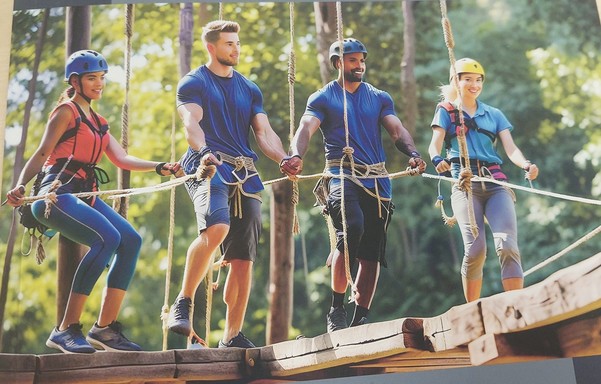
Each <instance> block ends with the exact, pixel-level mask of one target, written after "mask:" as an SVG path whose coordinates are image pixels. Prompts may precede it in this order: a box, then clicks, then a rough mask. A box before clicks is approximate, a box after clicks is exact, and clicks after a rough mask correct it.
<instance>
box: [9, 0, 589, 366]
mask: <svg viewBox="0 0 601 384" xmlns="http://www.w3.org/2000/svg"><path fill="white" fill-rule="evenodd" d="M404 6H409V7H411V11H412V14H413V17H414V20H412V21H413V22H414V26H415V36H414V38H415V39H414V47H412V49H414V50H415V51H414V52H415V62H414V76H415V86H414V87H413V88H414V89H405V88H407V87H404V86H403V85H402V84H405V83H403V82H402V79H401V77H402V76H401V72H402V71H401V70H402V68H403V65H404V64H406V63H404V62H403V54H404V50H405V49H406V48H407V47H406V44H407V43H406V42H404V41H405V40H404V28H405V26H406V21H405V17H404V15H405V14H404V13H403V7H404ZM294 9H295V12H294V36H295V41H294V47H295V53H296V83H295V85H294V89H295V103H294V106H295V110H296V116H295V120H296V121H295V125H297V124H298V120H299V118H300V116H301V114H302V111H303V110H304V107H305V102H306V100H307V97H308V96H309V95H310V94H311V93H312V92H314V91H315V90H317V89H318V88H320V87H321V86H322V84H323V82H322V78H321V75H320V65H319V60H320V58H319V56H318V47H317V31H316V26H315V8H314V5H313V3H309V2H299V3H296V4H295V8H294ZM124 10H125V6H122V5H121V6H116V5H103V6H94V7H93V8H92V21H91V34H92V35H91V37H92V38H91V41H92V45H91V47H90V48H91V49H94V50H98V51H100V52H101V53H103V54H104V55H105V57H107V59H108V61H109V65H110V71H109V73H108V77H107V78H108V81H107V86H106V89H105V91H104V97H103V98H102V100H101V101H100V102H98V103H97V104H96V105H95V109H96V110H97V111H98V112H100V113H101V114H102V115H104V116H105V117H106V118H107V119H108V120H109V122H110V124H111V129H112V132H113V134H114V135H115V136H116V137H119V136H120V130H121V108H122V105H123V102H124V95H125V83H124V78H125V77H124V64H123V63H124V55H125V51H126V45H125V39H124V23H125V20H124V14H125V13H124ZM218 11H219V5H218V4H217V3H204V4H198V3H196V4H194V11H193V15H194V38H195V40H194V42H193V45H192V67H196V66H199V65H202V64H204V63H205V62H206V60H207V56H206V53H205V51H204V48H203V46H202V43H201V41H200V32H201V26H202V25H204V24H206V22H208V21H210V20H213V19H217V18H218V17H219V13H218ZM289 11H290V9H289V4H288V3H268V2H265V3H230V2H227V3H224V4H223V18H224V19H233V20H236V21H238V22H239V23H240V24H241V27H242V30H241V33H240V38H241V43H242V53H241V61H240V64H239V66H238V67H237V70H238V71H240V72H241V73H242V74H244V75H246V76H248V77H249V78H250V79H251V80H253V81H255V82H256V83H257V84H258V85H259V86H260V88H261V89H262V91H263V94H264V98H265V103H264V104H265V108H266V111H267V112H268V114H269V116H270V120H271V124H272V126H273V127H274V129H275V130H276V131H277V132H278V134H279V135H280V137H281V138H282V141H283V143H284V145H285V146H287V145H288V142H289V138H288V136H289V124H290V123H289V104H288V80H287V76H288V75H287V73H288V53H289V50H290V45H289V44H290V31H289V30H290V15H289ZM65 12H66V11H65V8H52V9H49V10H46V12H45V11H43V10H29V11H16V12H14V14H13V34H12V52H11V64H10V81H9V95H8V99H9V100H8V115H7V131H6V142H5V143H4V145H5V151H6V152H5V153H6V155H5V159H4V160H5V161H4V169H3V170H2V171H3V173H2V177H3V183H4V185H5V189H6V190H8V189H9V188H10V187H11V186H12V184H13V182H14V180H12V174H13V172H12V170H13V167H14V157H15V152H16V148H17V146H18V145H19V144H20V143H19V140H20V137H21V130H22V126H23V121H24V110H25V104H26V100H27V97H28V95H29V93H28V82H29V80H30V79H31V77H32V65H33V57H34V55H35V51H36V40H37V38H38V31H39V28H40V26H41V24H42V20H43V18H44V17H45V15H46V14H47V15H48V17H49V19H48V24H47V25H48V27H47V31H46V33H45V43H44V48H43V51H42V55H41V57H40V67H39V76H38V80H37V87H36V93H35V98H33V108H32V111H31V120H30V123H29V135H28V137H27V142H26V143H23V144H24V145H25V158H26V159H27V158H28V157H29V156H30V155H31V153H32V152H33V151H34V150H35V148H36V146H37V145H38V143H39V141H40V139H41V136H42V134H43V131H44V126H45V123H46V119H47V116H48V113H49V112H50V111H51V109H52V108H53V107H54V105H55V104H56V101H57V99H58V96H59V94H60V93H61V92H62V91H63V90H64V88H65V85H64V83H63V76H64V61H65ZM448 12H449V19H450V21H451V24H452V27H453V29H452V31H453V34H454V38H455V44H456V48H455V55H456V57H457V58H460V57H465V56H469V57H472V58H474V59H476V60H478V61H480V62H481V63H482V64H483V66H484V68H485V70H486V82H485V84H484V91H483V93H482V96H481V100H482V101H485V102H487V103H489V104H491V105H493V106H496V107H499V108H500V109H501V110H503V111H504V112H505V114H506V115H507V117H508V118H509V120H510V121H511V122H512V123H513V125H514V127H515V129H514V139H515V141H516V142H517V144H518V146H519V147H520V148H521V149H522V151H523V152H524V153H525V155H526V157H527V158H529V159H530V160H532V161H533V162H535V163H536V164H537V165H538V166H539V168H540V171H541V172H540V176H539V179H538V180H537V181H536V182H535V187H536V188H539V189H542V190H545V191H553V192H557V193H561V194H567V195H572V196H580V197H586V198H593V199H599V197H600V195H601V175H600V174H599V170H600V167H601V164H600V163H601V129H600V127H601V108H599V106H601V38H600V37H601V26H600V23H599V16H598V13H597V8H596V4H595V0H579V1H573V0H528V1H523V0H453V1H449V2H448ZM342 14H343V20H342V21H343V26H344V30H343V34H344V37H355V38H357V39H359V40H361V41H362V42H363V43H365V45H366V46H367V48H368V51H369V54H368V58H367V76H366V81H368V82H369V83H371V84H373V85H375V86H376V87H378V88H381V89H384V90H387V91H388V92H389V93H390V94H391V95H392V97H393V98H394V100H395V106H396V110H397V113H398V115H399V117H400V118H401V120H404V121H405V122H406V123H407V124H406V125H407V126H408V128H410V129H411V131H412V132H413V135H414V138H415V141H416V144H417V147H418V149H419V150H420V151H421V152H422V153H423V154H426V153H427V145H428V143H429V139H430V135H431V130H430V126H429V123H430V121H431V118H432V115H433V112H434V108H435V105H436V103H437V100H438V87H439V86H440V85H442V84H443V83H445V82H446V81H448V67H449V58H448V52H447V49H446V46H445V44H444V39H443V34H442V29H441V23H440V20H441V13H440V8H439V2H438V1H426V0H422V1H408V2H403V1H387V2H344V3H342ZM179 15H180V5H179V4H164V3H157V4H144V5H136V6H135V24H134V35H133V41H132V42H133V46H132V77H131V85H130V100H129V137H130V140H129V141H130V142H129V151H130V153H131V154H133V155H135V156H138V157H142V158H148V159H153V160H160V161H168V160H169V158H170V156H171V149H170V148H171V130H172V124H173V123H172V122H173V121H174V113H175V108H174V104H175V103H174V100H175V95H174V94H175V88H176V85H177V82H178V80H179V77H180V75H179V67H178V65H179V64H178V63H179V59H178V55H179V49H180V42H179V39H178V31H179V23H180V21H179ZM334 38H335V35H334ZM330 42H331V41H330ZM328 44H329V42H328ZM335 75H336V74H335V73H334V72H330V74H329V79H328V80H331V79H333V78H334V77H335ZM410 105H416V106H417V108H416V109H415V110H414V111H413V112H411V111H409V110H408V107H409V106H410ZM413 120H414V121H413ZM175 121H176V126H177V129H176V135H175V145H176V153H177V155H176V156H177V157H179V156H180V155H181V154H182V153H183V152H184V151H185V149H186V147H187V144H186V140H185V138H184V131H183V129H182V128H181V124H180V123H179V121H178V120H177V119H176V120H175ZM319 136H320V135H316V136H315V137H314V138H313V140H312V142H311V147H310V152H309V153H308V155H307V156H306V157H305V170H304V173H305V174H312V173H317V172H320V171H321V170H322V169H323V158H324V157H323V147H322V145H321V138H320V137H319ZM384 137H385V148H386V150H387V154H388V161H387V165H388V166H387V168H388V170H389V171H390V172H396V171H399V170H403V169H405V167H406V161H407V158H406V157H405V156H404V155H402V154H400V153H399V152H398V151H396V150H395V149H394V146H393V145H392V143H390V142H389V140H386V138H387V136H386V135H384ZM501 152H502V150H501ZM503 155H504V154H503ZM504 158H505V159H507V158H506V156H505V157H504ZM257 167H258V169H259V170H260V172H261V174H262V176H263V180H270V179H273V178H276V177H280V176H281V175H280V173H279V171H278V167H277V164H275V163H273V162H271V161H270V160H267V159H266V158H262V159H261V160H260V161H259V162H258V164H257ZM102 168H104V169H105V170H107V171H108V173H109V175H110V176H111V180H112V182H111V184H108V185H105V186H104V189H114V188H115V187H116V184H115V181H116V180H117V177H116V168H115V167H114V166H113V165H111V164H110V163H108V161H107V160H106V159H105V160H104V163H103V164H102ZM427 172H428V173H433V172H434V171H433V167H432V166H431V164H429V167H428V170H427ZM506 173H508V175H509V176H510V178H511V180H512V182H514V183H516V184H519V185H524V186H525V185H527V184H526V182H525V181H524V180H523V175H522V171H521V170H520V169H517V168H516V167H514V166H513V165H511V164H510V165H508V166H507V167H506ZM161 181H163V180H161V179H160V178H159V177H158V176H156V175H155V174H154V173H152V174H151V173H132V175H131V185H132V186H133V187H141V186H150V185H154V184H157V183H159V182H161ZM313 184H314V182H313V181H304V182H301V183H300V197H301V200H300V204H299V207H298V210H299V216H300V229H301V234H300V235H298V236H296V237H295V240H294V241H295V247H294V248H295V260H294V297H293V318H292V328H291V330H290V335H289V337H290V338H294V337H295V336H297V335H299V334H303V335H306V336H315V335H318V334H321V333H323V332H325V314H326V311H327V309H328V308H329V305H330V300H331V295H330V292H331V291H330V288H329V281H330V273H329V270H328V269H327V267H325V260H326V257H327V255H328V253H329V239H328V233H327V228H326V225H325V221H324V219H323V217H322V216H321V215H320V213H319V212H318V211H317V210H316V208H314V207H313V203H314V197H313V194H312V191H311V190H312V188H313ZM393 188H394V196H393V201H394V203H395V205H396V211H395V213H394V216H393V220H392V223H391V225H390V227H389V231H388V238H389V241H388V247H387V259H388V263H389V266H388V268H387V269H383V270H382V273H381V279H380V282H379V289H378V292H377V293H376V296H375V299H374V301H373V305H372V310H371V312H370V316H369V320H370V322H376V321H385V320H391V319H395V318H401V317H410V316H417V317H429V316H436V315H439V314H441V313H443V312H445V311H446V310H448V309H449V308H450V307H452V306H454V305H458V304H461V303H463V302H464V299H463V294H462V291H461V283H460V276H459V266H460V262H461V254H462V245H461V239H460V235H459V230H458V228H456V227H454V228H449V227H447V226H445V225H444V223H443V222H442V220H441V215H440V211H439V210H438V209H436V208H435V207H434V203H435V201H436V198H437V195H438V194H439V193H441V194H442V195H443V196H444V197H445V206H446V210H447V213H449V214H450V213H451V209H450V202H449V199H448V197H449V192H450V184H449V183H447V182H442V183H441V184H440V185H439V183H438V182H437V181H436V180H432V179H426V178H422V177H405V178H399V179H395V180H394V181H393ZM439 189H440V192H439ZM5 193H6V191H2V195H4V194H5ZM516 195H517V199H518V201H517V214H518V220H519V236H520V237H519V238H520V248H521V251H522V259H523V263H524V269H528V268H530V267H532V266H534V265H536V264H538V263H540V262H541V261H543V260H545V259H546V258H548V257H550V256H552V255H553V254H555V253H557V252H559V251H561V250H562V249H564V248H565V247H567V246H568V245H570V244H572V243H573V242H574V241H576V240H577V239H579V238H580V237H581V236H584V235H585V234H587V233H588V232H590V231H591V230H592V229H594V228H595V227H596V226H598V225H599V222H600V220H599V218H600V208H599V207H598V206H594V205H587V204H583V203H578V202H571V201H567V200H562V199H556V198H552V197H547V196H542V195H536V194H531V193H526V192H522V191H516ZM270 197H271V196H270V187H267V189H266V191H265V192H264V193H263V198H264V204H263V212H264V220H263V222H264V231H263V237H262V240H261V247H260V251H259V259H258V261H257V263H256V265H255V273H254V285H253V291H252V293H251V299H250V304H249V307H248V311H247V316H246V323H245V326H244V329H243V330H244V332H245V333H246V334H247V336H249V337H250V338H251V339H252V340H255V342H256V343H257V344H258V345H264V343H265V332H266V317H267V313H268V299H267V298H268V292H269V257H270V249H269V230H270V222H269V206H270V204H269V199H270ZM11 213H12V211H11V210H10V208H9V207H7V206H5V207H3V208H2V209H1V210H0V217H1V220H0V235H1V236H0V247H2V249H5V248H6V242H7V238H8V232H9V228H10V222H11ZM168 217H169V192H168V191H164V192H159V193H154V194H145V195H139V196H134V197H132V198H131V199H130V206H129V219H130V221H131V222H132V223H133V224H134V226H135V227H136V228H137V229H138V230H139V231H140V232H141V234H142V235H143V238H144V243H143V249H142V253H141V256H140V261H139V264H138V268H137V272H136V275H135V277H134V281H133V282H132V285H131V289H130V291H129V294H128V296H127V297H126V302H125V305H124V308H123V310H122V313H121V316H120V320H121V321H122V322H123V323H124V324H125V326H126V331H125V332H126V334H127V335H128V336H129V337H130V338H131V339H132V340H135V341H136V342H138V343H140V344H141V345H142V346H143V348H144V349H145V350H160V349H161V343H162V329H161V327H162V323H161V320H160V314H161V307H162V306H163V301H164V295H165V292H164V291H165V275H166V272H167V271H166V269H167V265H168V263H167V243H168V233H169V220H168ZM19 231H20V232H22V228H21V227H19ZM195 232H196V223H195V219H194V215H193V210H192V205H191V202H190V200H189V198H188V196H187V194H186V191H185V190H184V188H183V187H178V188H177V195H176V208H175V237H174V245H173V247H174V253H173V266H172V270H171V272H172V275H171V282H170V284H171V285H170V286H171V290H170V297H169V300H168V302H169V303H172V302H173V299H174V297H175V295H177V292H178V290H179V288H180V285H181V277H182V272H183V266H184V261H185V254H186V249H187V247H188V245H189V243H190V242H191V240H192V239H193V237H194V236H195ZM487 236H488V239H489V240H488V244H489V253H488V259H487V263H486V267H485V277H484V283H485V285H484V290H483V295H485V296H488V295H492V294H495V293H498V292H500V291H501V284H500V281H499V265H498V260H497V257H496V255H495V252H494V248H493V247H492V245H493V242H492V236H491V234H490V233H487ZM20 242H21V234H19V235H18V237H17V245H16V248H15V254H14V257H13V258H12V261H11V263H12V265H11V267H12V268H11V274H10V279H9V285H8V299H7V305H6V312H5V315H4V323H3V324H2V326H3V330H4V337H3V345H2V352H9V353H37V354H39V353H47V352H49V350H48V349H47V348H46V347H45V346H44V342H45V340H46V338H47V336H48V334H49V333H50V331H51V329H52V327H53V326H54V320H53V319H54V318H55V296H56V260H57V258H56V254H57V249H56V248H57V239H52V240H51V241H50V242H48V243H47V245H46V253H47V258H46V260H45V261H44V263H43V264H42V265H37V264H36V261H35V257H32V256H22V255H21V254H20V248H21V247H20ZM600 245H601V239H599V238H593V239H592V240H589V241H588V242H586V243H585V244H584V245H582V246H581V247H579V248H577V249H576V250H574V251H572V252H570V253H569V254H568V255H567V256H565V257H563V258H562V259H560V260H559V261H557V262H554V263H553V264H552V265H550V266H548V267H545V268H543V269H542V270H540V271H539V272H537V273H535V274H533V275H531V276H529V277H528V278H527V279H526V284H527V285H531V284H533V283H536V282H538V281H540V280H542V279H544V278H545V277H547V276H549V275H550V274H551V273H553V272H554V271H556V270H558V269H560V268H562V267H565V266H567V265H570V264H573V263H576V262H577V261H580V260H582V259H584V258H586V257H590V256H592V255H593V254H595V253H597V252H599V251H600V250H601V246H600ZM3 253H4V252H3ZM215 275H216V274H215ZM224 276H225V274H223V273H222V274H221V279H222V281H221V282H220V283H221V284H220V288H219V289H218V291H216V292H215V295H214V300H213V307H212V316H211V324H212V329H213V332H212V333H211V340H209V341H210V343H211V345H215V344H216V341H217V340H218V338H220V336H221V335H220V332H219V331H220V329H221V328H222V326H223V322H224V320H223V318H224V305H223V303H222V300H221V295H222V286H223V277H224ZM102 286H104V277H101V279H100V280H99V282H98V284H97V286H96V288H95V290H94V292H93V294H92V297H91V300H89V301H88V305H87V307H86V310H85V311H84V316H83V318H82V323H84V329H88V328H89V327H90V326H91V325H92V324H93V322H94V321H95V319H96V317H97V311H98V308H99V299H100V293H101V288H102ZM204 291H205V287H204V286H201V288H200V289H199V292H198V294H197V301H196V307H195V313H196V315H195V326H196V330H197V331H198V333H199V334H200V335H203V334H204V324H205V319H204V308H205V302H204V296H205V295H204ZM349 308H350V306H349ZM184 346H185V340H184V339H182V338H178V337H177V336H174V335H170V336H169V347H170V348H182V347H184Z"/></svg>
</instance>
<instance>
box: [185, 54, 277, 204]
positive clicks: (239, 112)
mask: <svg viewBox="0 0 601 384" xmlns="http://www.w3.org/2000/svg"><path fill="white" fill-rule="evenodd" d="M176 101H177V106H178V107H179V106H180V105H184V104H188V103H194V104H198V105H199V106H201V107H202V109H203V117H202V120H201V121H200V122H199V123H200V126H201V127H202V130H203V132H204V135H205V139H206V143H207V145H208V146H209V148H211V150H212V151H213V153H215V152H217V151H219V152H222V153H225V154H228V155H230V156H234V157H237V156H245V157H250V158H252V159H253V160H255V161H256V160H257V159H258V156H257V154H256V153H255V152H254V151H253V150H252V149H251V147H250V142H249V134H250V131H251V125H250V124H251V121H252V119H253V118H254V117H255V115H257V114H259V113H265V111H264V109H263V95H262V94H261V90H260V89H259V87H258V86H257V85H256V84H255V83H253V82H252V81H250V80H248V79H247V78H245V77H244V76H242V75H241V74H240V73H239V72H237V71H234V72H233V76H232V77H220V76H217V75H216V74H214V73H213V72H211V71H210V70H209V69H208V68H207V66H206V65H203V66H201V67H198V68H196V69H194V70H192V71H191V72H190V73H188V74H187V75H186V76H184V77H183V78H182V79H181V80H180V82H179V84H178V85H177V96H176ZM191 153H192V151H190V150H188V152H187V153H186V154H185V155H184V157H186V156H190V155H191ZM182 160H184V159H182ZM198 161H199V160H198ZM198 161H196V167H198ZM233 171H234V166H233V165H232V164H229V163H226V162H223V164H222V165H220V166H217V174H218V175H219V177H220V178H221V179H222V180H223V181H225V182H226V183H232V182H236V181H238V180H237V179H243V178H245V176H246V171H245V169H242V170H240V171H238V172H236V174H237V176H238V177H237V178H236V177H235V176H234V174H233V173H232V172H233ZM188 172H189V173H193V172H196V169H193V170H188ZM243 189H244V191H245V192H248V193H257V192H259V191H261V190H263V189H264V187H263V183H262V182H261V179H260V178H259V176H258V175H257V176H253V177H250V178H248V179H247V181H246V182H245V183H244V185H243Z"/></svg>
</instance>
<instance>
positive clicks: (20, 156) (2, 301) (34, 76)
mask: <svg viewBox="0 0 601 384" xmlns="http://www.w3.org/2000/svg"><path fill="white" fill-rule="evenodd" d="M49 17H50V12H49V11H48V10H44V15H43V18H42V23H41V25H40V29H39V31H38V39H37V42H36V47H35V57H34V59H33V66H32V68H31V71H32V73H31V79H30V80H29V85H28V87H27V91H28V95H27V101H26V102H25V109H24V112H23V129H22V131H21V141H20V142H19V145H17V148H16V151H15V164H14V166H13V182H12V184H13V185H14V184H15V183H16V181H17V179H18V178H19V175H20V174H21V170H22V169H23V164H24V163H25V161H24V157H25V143H26V142H27V134H28V131H29V121H30V117H31V108H32V106H33V101H34V99H35V90H36V83H37V81H38V74H39V69H40V60H41V56H42V51H43V49H44V42H45V40H46V29H47V27H48V19H49ZM3 145H4V144H3ZM18 216H19V215H18V214H17V213H16V212H14V211H13V220H12V223H11V227H10V231H9V237H8V240H7V244H6V256H5V258H4V268H3V271H2V285H1V287H0V324H4V312H5V309H6V301H7V299H8V282H9V280H10V264H11V261H12V256H13V251H14V247H15V239H16V237H17V232H18V230H19V229H21V228H20V227H19V226H18ZM3 334H4V333H3V328H2V327H0V346H1V345H2V337H3Z"/></svg>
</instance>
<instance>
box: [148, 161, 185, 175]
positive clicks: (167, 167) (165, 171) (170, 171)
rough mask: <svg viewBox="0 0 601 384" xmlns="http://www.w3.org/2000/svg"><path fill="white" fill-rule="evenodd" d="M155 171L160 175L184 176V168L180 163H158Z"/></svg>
mask: <svg viewBox="0 0 601 384" xmlns="http://www.w3.org/2000/svg"><path fill="white" fill-rule="evenodd" d="M155 171H156V173H157V174H159V175H160V176H171V175H173V176H175V177H182V176H184V170H183V169H182V167H181V166H180V164H179V163H158V164H157V166H156V167H155Z"/></svg>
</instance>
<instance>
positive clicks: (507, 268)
mask: <svg viewBox="0 0 601 384" xmlns="http://www.w3.org/2000/svg"><path fill="white" fill-rule="evenodd" d="M495 248H496V251H497V256H498V257H499V263H500V264H501V277H502V278H503V279H508V278H514V277H523V271H522V259H521V256H520V251H519V249H518V246H517V241H515V238H513V237H510V236H497V234H495Z"/></svg>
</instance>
